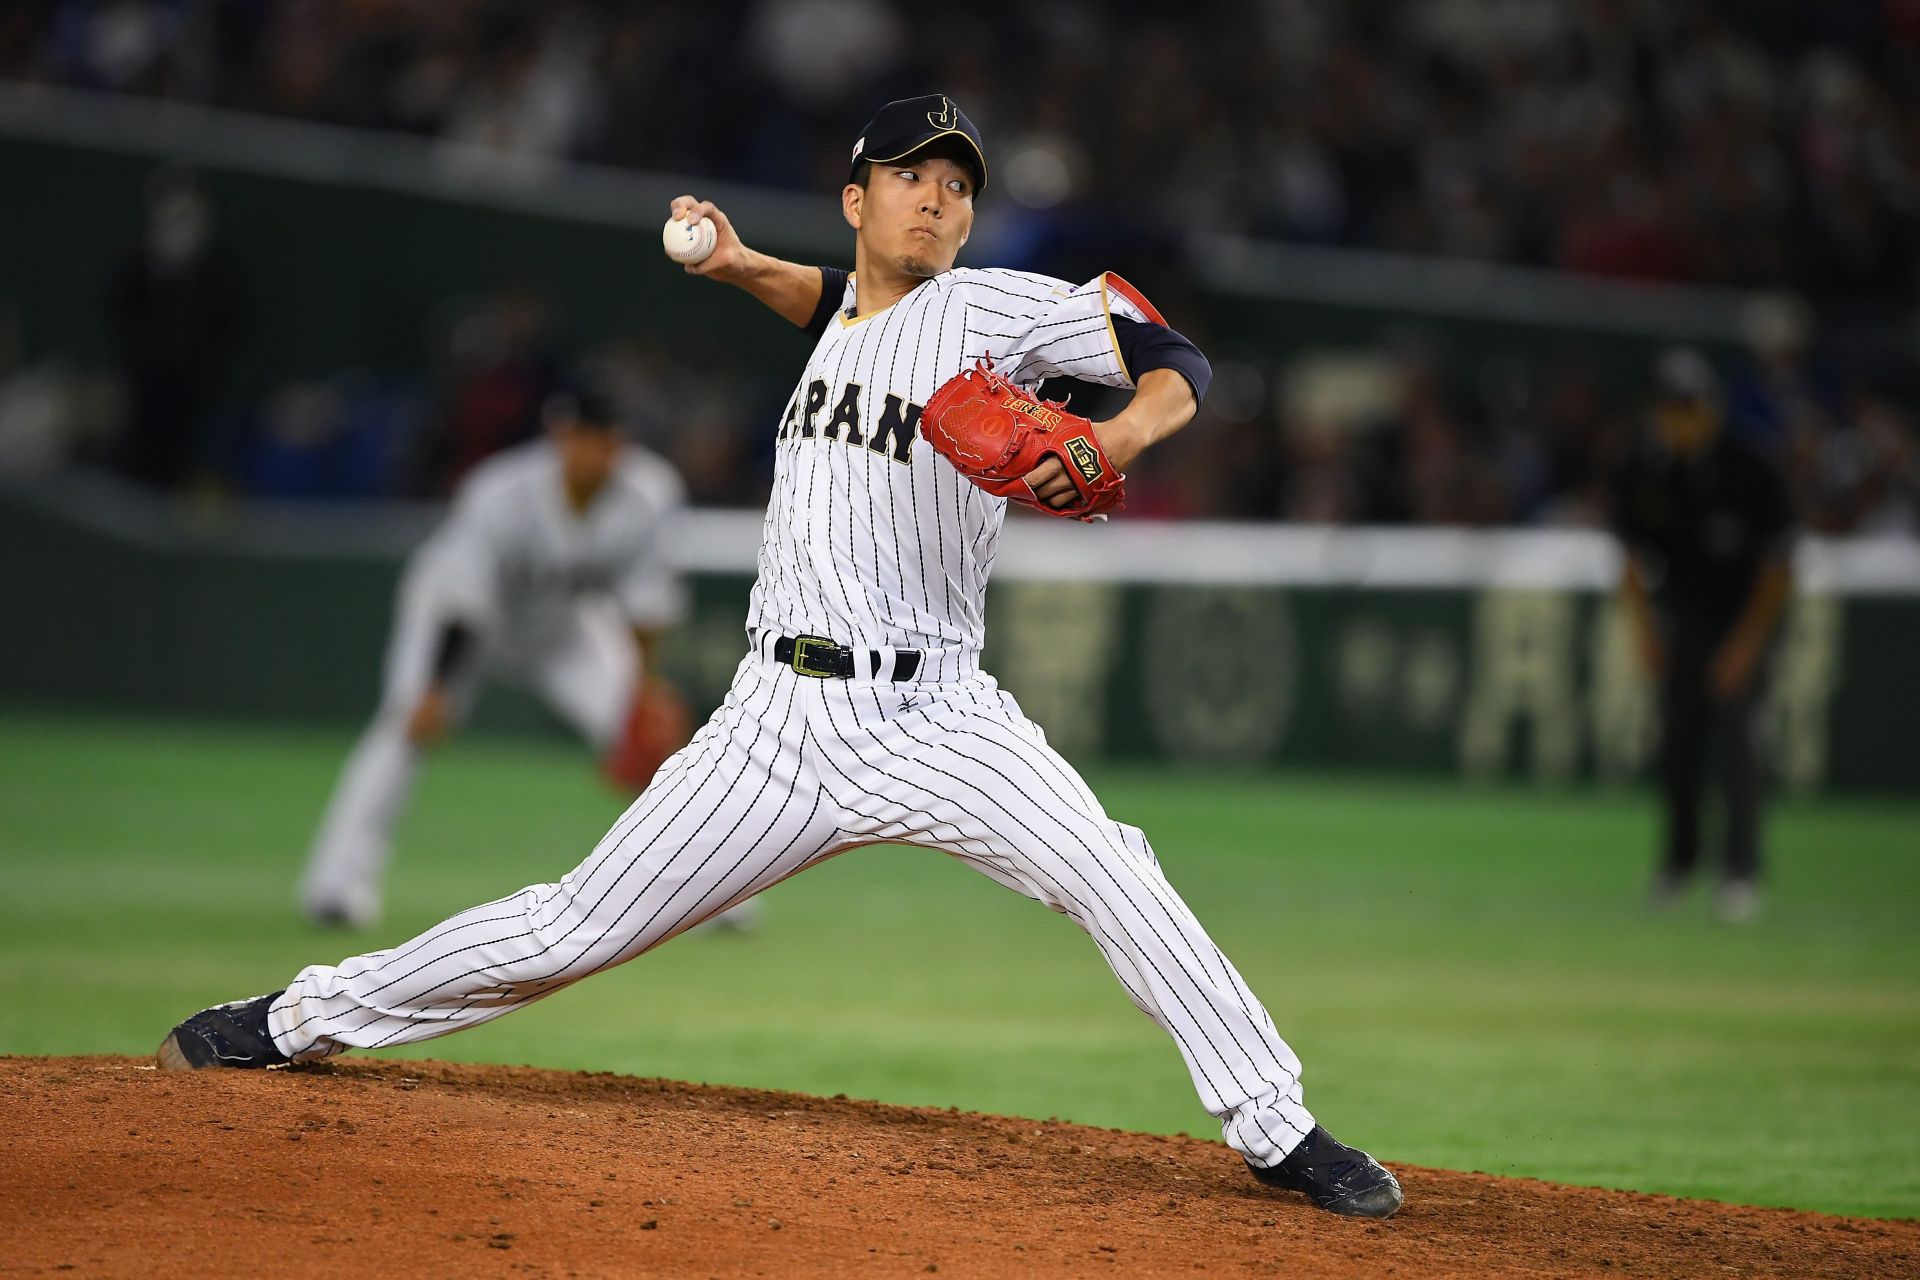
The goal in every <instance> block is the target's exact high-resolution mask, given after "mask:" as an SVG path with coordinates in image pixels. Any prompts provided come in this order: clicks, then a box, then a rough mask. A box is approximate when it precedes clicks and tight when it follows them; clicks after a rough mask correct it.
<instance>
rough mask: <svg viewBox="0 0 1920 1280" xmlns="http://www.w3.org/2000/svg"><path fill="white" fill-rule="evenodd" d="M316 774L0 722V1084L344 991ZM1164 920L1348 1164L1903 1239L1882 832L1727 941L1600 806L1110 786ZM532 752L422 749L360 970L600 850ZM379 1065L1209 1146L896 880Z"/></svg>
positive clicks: (920, 894)
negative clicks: (633, 1077)
mask: <svg viewBox="0 0 1920 1280" xmlns="http://www.w3.org/2000/svg"><path fill="white" fill-rule="evenodd" d="M346 745H347V738H346V735H344V734H339V733H325V732H307V731H302V732H293V731H287V732H276V731H270V730H265V729H246V728H236V727H206V726H187V725H180V724H173V723H164V722H151V721H132V722H107V721H82V722H67V721H60V720H56V719H52V718H48V717H45V716H37V715H18V714H9V715H7V716H6V717H5V718H4V719H0V974H4V977H3V978H0V1052H8V1053H29V1054H72V1053H132V1054H144V1053H147V1052H150V1051H151V1050H152V1048H153V1046H154V1044H155V1043H156V1042H157V1041H158V1040H159V1039H160V1037H161V1036H162V1035H163V1034H164V1033H165V1031H166V1029H167V1027H168V1026H169V1025H171V1024H172V1023H173V1022H174V1021H176V1020H177V1019H178V1018H179V1017H181V1016H183V1015H184V1014H186V1013H188V1012H191V1011H192V1010H194V1009H196V1008H198V1007H200V1006H202V1005H204V1004H207V1003H210V1002H212V1001H215V1000H220V999H232V998H236V997H239V996H245V995H251V994H254V993H257V992H259V991H263V990H267V989H270V988H272V987H273V986H276V985H281V984H283V983H284V982H285V981H286V979H287V978H288V977H290V976H291V975H292V974H293V972H294V971H295V970H296V969H297V968H299V967H300V966H301V965H302V964H305V963H309V962H313V961H330V960H335V959H338V958H339V957H340V956H341V954H342V953H343V951H345V950H348V949H353V950H357V949H359V948H358V947H354V946H353V945H352V944H351V943H343V942H342V940H341V939H340V937H339V936H337V935H330V934H326V933H322V932H319V931H317V930H313V929H310V928H308V927H306V926H305V925H303V924H302V923H300V921H299V919H298V917H297V916H296V915H295V913H294V912H293V910H292V904H291V895H292V885H293V880H294V876H295V873H296V871H297V868H298V866H299V863H300V859H301V857H302V854H303V852H304V848H305V844H306V840H307V838H308V836H309V834H310V830H311V826H312V823H313V822H314V820H315V818H316V816H317V814H318V812H319V809H320V806H321V804H322V802H323V801H324V799H325V795H326V792H327V790H328V788H329V787H330V785H331V783H332V781H333V774H334V770H335V768H336V767H337V766H338V764H339V761H340V758H341V755H342V753H343V752H344V750H345V748H346ZM1091 780H1092V782H1093V783H1094V785H1095V787H1096V789H1097V790H1099V791H1100V792H1101V794H1102V795H1103V796H1105V797H1106V799H1107V803H1108V808H1109V810H1110V811H1111V812H1112V813H1113V814H1114V816H1116V817H1118V818H1121V819H1123V820H1125V821H1129V822H1133V823H1136V824H1138V825H1140V826H1142V827H1144V828H1145V829H1146V830H1147V831H1148V833H1149V834H1150V835H1151V836H1152V837H1153V839H1154V842H1155V846H1156V848H1157V850H1158V852H1159V854H1160V857H1161V860H1162V862H1163V863H1164V864H1165V866H1166V868H1167V871H1168V874H1169V876H1170V877H1171V879H1172V880H1173V882H1174V884H1175V885H1176V886H1177V887H1178V888H1179V889H1180V890H1181V892H1182V893H1183V894H1185V896H1186V897H1187V899H1188V901H1189V902H1190V903H1191V904H1192V905H1193V907H1194V909H1195V910H1196V911H1197V912H1198V914H1199V915H1200V918H1201V919H1202V920H1203V921H1205V922H1206V923H1207V925H1208V927H1209V928H1210V930H1211V931H1212V932H1213V935H1214V937H1215V938H1216V940H1217V941H1218V942H1219V943H1220V944H1221V946H1222V947H1223V948H1224V949H1225V950H1226V952H1227V954H1228V955H1230V956H1232V957H1233V958H1234V960H1235V961H1236V963H1238V965H1239V966H1240V968H1241V969H1242V971H1243V972H1244V973H1245V974H1246V976H1247V979H1248V980H1249V982H1251V984H1252V985H1253V987H1254V989H1255V991H1257V992H1259V993H1260V994H1261V996H1262V997H1263V998H1264V999H1265V1000H1266V1002H1267V1004H1268V1006H1269V1008H1270V1009H1271V1010H1272V1012H1273V1016H1274V1019H1275V1021H1276V1022H1277V1023H1278V1024H1279V1026H1280V1028H1281V1030H1282V1032H1283V1034H1285V1035H1286V1036H1287V1037H1288V1039H1289V1040H1290V1041H1291V1042H1292V1043H1293V1045H1294V1047H1295V1048H1296V1049H1297V1050H1299V1052H1300V1054H1301V1056H1302V1058H1303V1059H1304V1060H1305V1062H1306V1064H1307V1077H1306V1083H1307V1100H1308V1102H1309V1103H1310V1104H1311V1105H1312V1106H1313V1107H1314V1108H1315V1110H1316V1111H1317V1112H1318V1113H1319V1114H1320V1115H1321V1117H1322V1118H1323V1119H1324V1120H1326V1121H1327V1123H1328V1124H1329V1126H1330V1127H1331V1128H1333V1129H1334V1131H1335V1132H1336V1133H1338V1134H1340V1135H1341V1136H1342V1137H1344V1138H1346V1139H1347V1140H1348V1141H1352V1142H1358V1143H1361V1144H1364V1145H1366V1146H1368V1147H1370V1148H1372V1149H1373V1150H1374V1151H1375V1152H1376V1153H1377V1154H1380V1155H1382V1156H1384V1157H1386V1158H1388V1159H1394V1160H1405V1161H1411V1162H1414V1163H1419V1164H1428V1165H1439V1166H1444V1167H1450V1168H1459V1169H1475V1170H1483V1171H1486V1172H1491V1173H1500V1174H1525V1175H1531V1176H1536V1177H1543V1178H1553V1179H1559V1180H1564V1181H1569V1182H1577V1183H1590V1184H1596V1185H1601V1186H1612V1187H1631V1188H1639V1189H1644V1190H1652V1191H1662V1192H1670V1193H1673V1194H1678V1195H1694V1196H1707V1197H1713V1198H1719V1199H1725V1200H1734V1201H1743V1202H1749V1203H1756V1204H1782V1205H1795V1206H1800V1207H1804V1208H1812V1209H1822V1210H1829V1211H1835V1212H1847V1213H1859V1214H1871V1215H1880V1216H1899V1217H1913V1216H1920V1148H1917V1147H1916V1144H1915V1139H1914V1135H1915V1134H1916V1133H1920V928H1916V927H1915V923H1916V919H1915V917H1916V910H1915V908H1916V904H1917V903H1920V804H1914V803H1907V804H1895V803H1892V802H1865V801H1827V802H1802V803H1791V804H1783V805H1782V806H1781V807H1780V808H1779V809H1778V810H1777V812H1776V820H1775V823H1774V827H1773V847H1774V853H1775V875H1774V880H1773V893H1772V897H1771V899H1770V903H1769V910H1768V912H1767V914H1766V915H1765V916H1764V918H1763V919H1762V920H1761V921H1760V922H1759V923H1758V924H1756V925H1753V926H1751V927H1748V928H1744V929H1738V928H1726V927H1722V926H1718V925H1715V924H1713V923H1712V922H1711V921H1710V920H1709V919H1708V917H1707V913H1706V911H1705V910H1704V904H1702V903H1695V904H1693V905H1692V906H1690V907H1689V908H1687V909H1685V910H1683V911H1681V912H1680V913H1678V914H1676V915H1673V916H1670V917H1666V918H1657V919H1656V918H1652V917H1650V916H1649V915H1648V914H1647V913H1646V911H1645V910H1644V909H1643V905H1642V897H1641V890H1642V887H1643V882H1644V874H1645V870H1646V864H1647V851H1648V849H1649V848H1650V843H1651V841H1652V839H1653V836H1654V830H1655V813H1654V809H1653V805H1652V802H1651V799H1650V798H1649V797H1648V796H1647V795H1645V794H1643V793H1639V792H1630V793H1603V792H1584V791H1570V792H1540V791H1530V790H1519V789H1482V788H1471V787H1463V786H1460V785H1457V784H1452V783H1439V782H1434V783H1428V782H1408V781H1360V780H1353V779H1344V778H1329V777H1313V776H1290V777H1283V778H1278V779H1274V778H1269V777H1265V776H1257V777H1256V776H1251V775H1246V776H1229V777H1209V776H1202V775H1190V774H1169V773H1160V772H1145V771H1111V772H1100V773H1096V774H1095V775H1093V777H1092V779H1091ZM619 807H620V806H619V803H618V801H617V800H616V799H614V798H613V797H612V796H611V795H610V794H609V793H607V792H605V791H604V790H602V789H601V788H600V786H599V784H598V782H597V780H596V779H595V778H594V777H593V776H592V775H591V773H590V772H589V770H588V769H587V768H585V767H584V761H583V758H582V756H581V755H580V754H579V752H578V751H576V750H575V749H572V748H571V747H569V746H568V745H566V744H562V743H548V742H545V741H522V740H504V741H503V740H493V741H477V740H476V741H467V742H462V743H459V744H456V745H455V746H454V747H452V748H451V749H450V750H449V751H448V752H447V753H446V754H445V755H444V756H443V757H442V758H441V759H439V760H438V761H436V762H435V764H434V765H433V767H432V768H430V769H429V770H428V772H427V774H426V778H425V782H424V784H423V786H422V787H421V789H420V792H419V794H418V796H417V799H416V802H415V805H414V808H413V811H412V814H411V816H410V818H409V820H408V822H407V824H406V826H405V828H404V830H403V834H402V839H401V852H400V856H399V859H398V864H397V867H396V871H395V876H394V882H393V895H392V910H391V914H390V917H389V922H388V924H387V926H386V927H384V928H383V929H381V930H380V932H379V934H378V935H376V936H375V937H374V938H373V939H372V940H371V941H370V943H369V944H368V945H385V944H387V943H390V942H393V941H397V940H399V939H400V938H402V937H403V936H405V935H407V934H409V933H411V932H413V931H415V930H417V929H418V928H420V927H424V926H426V925H428V924H430V923H432V922H434V921H435V920H437V919H438V918H439V917H440V916H441V915H443V914H445V913H446V912H448V911H449V910H451V909H453V908H457V907H461V906H466V905H469V904H470V903H472V902H476V901H480V900H482V899H485V898H489V897H494V896H497V895H499V894H501V893H504V892H507V891H510V890H512V889H514V888H517V887H519V886H520V885H522V884H527V883H532V882H536V881H541V880H547V879H551V878H553V877H555V876H557V875H558V874H560V873H561V872H563V871H565V870H566V869H567V868H568V867H570V866H572V865H573V863H574V862H575V861H577V860H578V858H579V857H580V856H582V855H583V854H584V853H585V852H586V851H587V850H588V849H589V848H590V847H591V846H592V844H593V842H594V841H595V839H596V838H597V837H598V836H599V834H600V833H601V831H602V830H603V829H604V828H605V827H606V826H607V824H608V823H609V822H611V820H612V819H613V817H614V816H615V814H616V812H617V810H618V809H619ZM767 904H768V907H769V914H768V918H767V921H766V924H765V927H764V928H763V929H762V930H761V931H760V932H758V933H756V934H753V935H750V936H746V937H726V936H705V935H695V936H692V937H688V938H685V939H681V940H679V941H676V942H675V943H673V944H671V945H669V946H666V947H664V948H662V949H660V950H659V951H656V952H654V953H653V954H651V955H649V956H646V957H644V958H642V959H641V960H639V961H637V962H635V963H633V964H631V965H628V966H626V967H625V968H622V969H619V970H616V971H614V972H612V973H609V974H604V975H602V976H600V977H598V978H595V979H593V980H591V981H588V982H585V983H582V984H580V985H578V986H575V987H573V988H571V989H570V990H568V991H565V992H562V993H561V994H559V995H557V996H555V997H554V998H552V999H550V1000H548V1001H546V1002H544V1003H542V1004H539V1005H537V1006H534V1007H533V1008H530V1009H528V1010H525V1011H523V1012H521V1013H519V1014H516V1015H515V1016H513V1017H510V1018H506V1019H503V1020H501V1021H499V1022H496V1023H493V1024H491V1025H489V1026H486V1027H483V1028H480V1029H478V1030H475V1031H472V1032H469V1033H467V1034H464V1035H459V1036H454V1037H451V1038H448V1039H443V1040H438V1041H433V1042H430V1043H428V1044H424V1045H417V1046H414V1047H413V1048H411V1049H409V1050H405V1051H400V1052H399V1053H398V1054H396V1055H395V1056H417V1057H438V1058H447V1059H455V1060H462V1061H488V1062H508V1063H534V1064H538V1065H542V1066H550V1067H560V1068H595V1069H604V1070H613V1071H621V1072H628V1073H634V1074H639V1075H649V1076H653V1075H657V1076H669V1077H675V1078H680V1079H687V1080H702V1081H715V1082H726V1083H731V1084H742V1085H756V1086H767V1087H777V1088H783V1089H796V1090H803V1091H807V1092H813V1093H824V1094H833V1093H847V1094H851V1095H853V1096H856V1097H870V1098H878V1099H884V1100H887V1101H893V1102H903V1103H915V1104H934V1105H941V1106H947V1105H956V1106H960V1107H964V1108H969V1109H978V1110H984V1111H996V1112H1007V1113H1015V1114H1024V1115H1031V1116H1036V1117H1048V1116H1058V1117H1061V1118H1064V1119H1072V1120H1078V1121H1084V1122H1088V1123H1092V1124H1098V1125H1112V1126H1119V1127H1125V1128H1130V1129H1143V1130H1150V1131H1161V1132H1189V1133H1195V1134H1200V1135H1203V1136H1207V1137H1217V1136H1218V1133H1217V1129H1216V1128H1215V1127H1214V1125H1213V1122H1212V1121H1211V1119H1210V1118H1209V1117H1208V1116H1206V1115H1205V1114H1204V1113H1203V1112H1201V1111H1200V1110H1199V1108H1198V1106H1197V1104H1196V1103H1195V1102H1194V1100H1193V1096H1192V1093H1191V1089H1190V1086H1189V1085H1188V1082H1187V1078H1186V1073H1185V1070H1184V1068H1183V1067H1182V1065H1181V1063H1180V1060H1179V1057H1178V1055H1177V1054H1176V1053H1175V1052H1174V1050H1173V1047H1172V1045H1171V1043H1170V1042H1169V1041H1167V1040H1166V1039H1165V1038H1164V1037H1163V1036H1162V1035H1161V1033H1160V1032H1159V1031H1158V1030H1157V1029H1156V1028H1155V1027H1154V1026H1153V1025H1152V1024H1151V1023H1149V1022H1148V1021H1147V1020H1146V1019H1145V1018H1143V1017H1141V1016H1140V1014H1139V1013H1138V1012H1137V1011H1136V1010H1135V1009H1134V1008H1133V1007H1132V1006H1131V1005H1130V1004H1129V1003H1128V1002H1127V1000H1126V999H1125V997H1124V996H1123V995H1122V993H1121V991H1120V988H1119V986H1118V984H1116V983H1115V982H1114V981H1113V979H1112V976H1111V975H1110V974H1109V973H1108V972H1107V970H1106V968H1105V966H1104V965H1103V964H1102V963H1101V961H1100V959H1099V956H1098V954H1097V953H1096V952H1095V950H1094V948H1093V947H1092V945H1091V944H1090V943H1088V941H1087V940H1086V939H1085V937H1084V936H1083V935H1082V934H1080V933H1079V931H1078V930H1077V929H1075V928H1074V927H1073V926H1072V925H1071V924H1070V923H1069V922H1068V921H1066V920H1064V919H1062V918H1060V917H1058V916H1055V915H1053V914H1051V913H1049V912H1047V911H1045V910H1043V909H1041V908H1040V907H1038V906H1035V905H1034V904H1032V903H1028V902H1026V901H1024V900H1022V899H1019V898H1017V897H1015V896H1014V895H1012V894H1009V893H1007V892H1006V891H1005V890H1002V889H1000V888H998V887H996V886H994V885H992V884H990V883H989V882H987V881H986V880H985V879H984V878H981V877H979V876H976V875H974V874H973V873H972V872H970V871H968V870H967V869H966V868H964V867H963V866H961V865H959V864H958V863H955V862H951V861H949V860H946V859H943V858H941V857H939V856H938V855H936V854H931V853H928V852H925V851H922V850H912V849H905V848H897V847H889V848H876V849H865V850H859V851H856V852H855V853H852V854H849V855H847V856H845V857H842V858H840V859H838V860H836V861H835V862H833V863H830V864H828V865H827V866H825V867H822V868H820V869H818V870H815V871H812V872H809V873H807V874H806V875H803V876H801V877H799V878H797V879H795V880H792V881H789V882H788V883H787V884H785V885H782V886H780V887H779V888H778V889H776V890H775V891H773V892H772V893H771V894H769V895H768V897H767Z"/></svg>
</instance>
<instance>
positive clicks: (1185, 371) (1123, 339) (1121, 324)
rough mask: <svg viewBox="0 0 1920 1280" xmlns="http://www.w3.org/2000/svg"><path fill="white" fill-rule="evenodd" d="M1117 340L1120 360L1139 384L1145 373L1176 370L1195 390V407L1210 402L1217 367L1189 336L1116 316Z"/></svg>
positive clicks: (1115, 333)
mask: <svg viewBox="0 0 1920 1280" xmlns="http://www.w3.org/2000/svg"><path fill="white" fill-rule="evenodd" d="M1113 338H1114V341H1115V342H1116V343H1118V344H1119V347H1120V359H1121V360H1123V361H1125V363H1126V366H1127V372H1128V373H1130V374H1132V375H1133V380H1134V382H1135V383H1138V382H1139V381H1140V375H1141V374H1143V373H1148V372H1151V371H1152V370H1154V369H1172V370H1173V371H1174V372H1175V373H1178V374H1179V375H1180V376H1181V377H1183V378H1185V379H1186V380H1187V385H1189V386H1191V387H1192V388H1193V399H1194V403H1196V404H1199V403H1201V402H1203V401H1205V400H1206V398H1207V388H1208V387H1210V386H1212V385H1213V366H1212V365H1210V364H1208V363H1207V358H1206V357H1205V356H1203V355H1201V354H1200V348H1198V347H1196V346H1194V345H1193V343H1191V342H1189V341H1188V340H1187V338H1186V337H1185V335H1183V334H1181V333H1179V332H1178V331H1176V330H1173V329H1169V328H1167V327H1166V326H1165V325H1162V324H1144V323H1142V322H1141V321H1138V320H1129V319H1128V318H1127V317H1125V316H1115V317H1113Z"/></svg>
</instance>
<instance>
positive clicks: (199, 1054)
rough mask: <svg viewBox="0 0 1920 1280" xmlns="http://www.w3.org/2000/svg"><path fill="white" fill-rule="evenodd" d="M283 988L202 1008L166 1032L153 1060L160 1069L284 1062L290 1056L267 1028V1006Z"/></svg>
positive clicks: (187, 1069)
mask: <svg viewBox="0 0 1920 1280" xmlns="http://www.w3.org/2000/svg"><path fill="white" fill-rule="evenodd" d="M284 990H285V988H282V989H281V991H272V992H269V993H267V994H266V995H264V996H255V997H254V998H253V999H251V1000H235V1001H233V1002H232V1003H231V1004H217V1005H215V1006H213V1008H211V1009H202V1010H201V1011H200V1012H199V1013H196V1014H194V1015H193V1016H192V1017H191V1018H188V1019H187V1020H186V1021H185V1022H183V1023H181V1024H180V1025H179V1026H177V1027H175V1028H174V1029H173V1030H172V1031H170V1032H168V1033H167V1038H166V1039H165V1040H162V1041H161V1042H160V1048H159V1049H158V1051H156V1052H155V1053H154V1055H153V1056H154V1060H155V1061H157V1062H158V1063H159V1064H160V1068H161V1070H163V1071H198V1070H200V1069H201V1068H202V1067H278V1066H283V1065H285V1064H286V1063H287V1062H289V1061H290V1059H289V1058H288V1057H287V1055H286V1054H284V1053H282V1052H280V1050H279V1049H278V1048H276V1047H275V1046H274V1043H273V1036H272V1035H271V1034H269V1033H268V1031H267V1010H268V1008H269V1007H271V1006H272V1004H273V1001H274V997H275V996H278V995H280V994H282V992H284Z"/></svg>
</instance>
